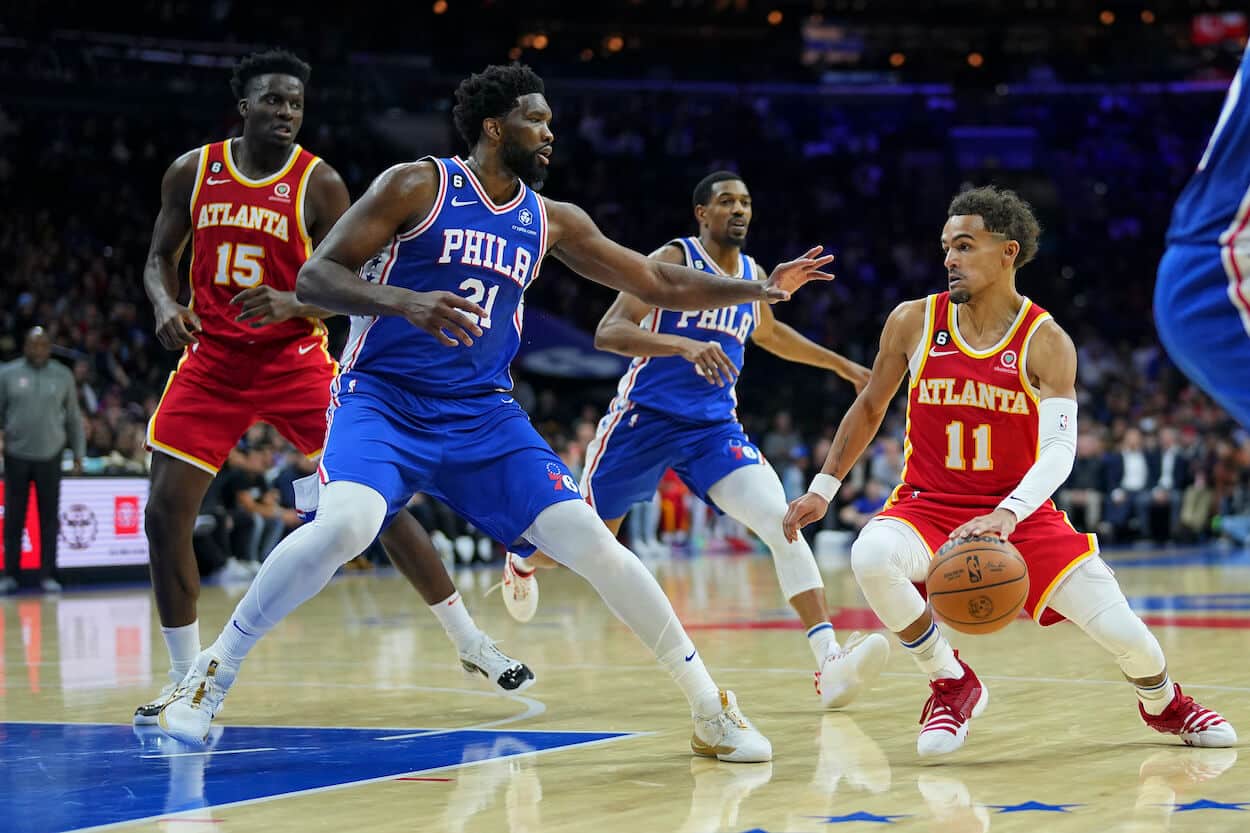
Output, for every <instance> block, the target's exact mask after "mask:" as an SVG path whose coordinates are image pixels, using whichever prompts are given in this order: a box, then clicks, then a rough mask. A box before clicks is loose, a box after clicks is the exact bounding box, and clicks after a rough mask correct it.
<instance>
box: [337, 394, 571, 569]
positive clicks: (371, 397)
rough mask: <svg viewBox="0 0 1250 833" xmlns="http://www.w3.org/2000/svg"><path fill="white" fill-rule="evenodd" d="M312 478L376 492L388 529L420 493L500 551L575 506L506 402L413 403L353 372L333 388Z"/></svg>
mask: <svg viewBox="0 0 1250 833" xmlns="http://www.w3.org/2000/svg"><path fill="white" fill-rule="evenodd" d="M320 474H321V481H322V483H333V482H336V481H340V480H345V481H350V482H352V483H360V484H362V485H364V486H368V487H369V488H371V489H374V490H376V491H377V492H378V493H380V494H381V495H382V496H383V497H384V498H386V512H387V514H386V523H388V524H389V523H390V521H391V519H392V518H394V517H395V515H396V514H397V513H398V512H399V511H400V510H401V509H403V508H404V507H405V506H406V505H407V503H408V501H409V499H410V498H411V497H412V496H413V495H414V494H417V493H418V492H420V493H424V494H427V495H430V496H432V497H435V498H437V499H439V500H441V501H442V502H444V503H445V504H447V505H448V506H449V507H450V508H451V509H452V510H453V511H454V512H456V514H458V515H460V516H461V517H462V518H464V519H465V520H466V521H468V522H469V523H471V524H473V526H475V527H477V528H478V529H479V530H481V531H482V532H484V533H485V534H487V535H489V536H490V537H491V538H494V539H495V540H496V541H499V542H500V543H501V544H504V545H511V544H513V543H514V542H516V541H517V540H518V539H519V538H520V537H521V534H522V533H523V532H525V530H526V529H528V528H529V527H530V525H531V524H533V523H534V519H535V518H537V517H538V516H539V514H541V513H542V511H543V510H544V509H546V508H547V507H549V506H552V505H554V504H557V503H560V502H562V501H566V500H579V499H581V495H580V494H579V493H578V490H577V482H576V481H575V480H574V479H573V476H572V474H571V473H570V472H569V470H568V468H567V467H566V466H565V465H564V463H563V462H562V461H561V460H560V458H559V457H558V456H556V453H555V452H554V451H552V450H551V446H550V445H548V444H547V443H546V441H544V440H543V438H542V437H541V436H540V435H539V434H538V432H537V431H535V430H534V426H533V425H532V424H531V423H530V419H529V416H528V415H527V414H526V413H525V411H524V410H523V409H522V408H521V406H520V405H518V404H517V403H516V402H515V401H514V400H513V398H512V397H511V396H510V395H509V394H508V393H506V392H490V393H483V394H475V395H472V396H460V397H457V398H455V399H451V398H444V397H436V396H421V395H417V394H415V393H413V392H411V391H408V390H404V389H403V388H401V387H399V386H397V385H394V384H391V383H389V382H387V381H385V380H382V379H378V378H376V377H371V376H369V375H367V374H364V373H361V372H359V371H355V370H353V371H351V372H350V373H346V374H343V376H341V377H340V379H339V380H338V383H337V384H336V385H335V386H334V392H333V393H332V396H331V412H330V428H329V433H328V435H327V437H326V448H325V453H324V454H323V455H322V458H321V466H320ZM383 526H384V527H385V524H384V525H383Z"/></svg>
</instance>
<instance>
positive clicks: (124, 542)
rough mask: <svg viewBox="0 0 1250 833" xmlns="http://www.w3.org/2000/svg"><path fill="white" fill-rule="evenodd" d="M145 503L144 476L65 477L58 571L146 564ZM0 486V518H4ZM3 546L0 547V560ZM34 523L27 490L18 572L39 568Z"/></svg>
mask: <svg viewBox="0 0 1250 833" xmlns="http://www.w3.org/2000/svg"><path fill="white" fill-rule="evenodd" d="M147 501H148V481H147V478H145V477H67V478H65V479H64V480H62V481H61V504H60V515H61V531H60V534H59V535H58V536H57V548H56V561H57V567H58V569H63V570H64V569H75V568H79V567H121V566H129V565H135V564H147V563H148V541H147V538H146V537H145V536H144V534H143V511H144V508H145V507H146V506H147ZM3 507H4V484H3V483H0V518H2V517H3V514H4V508H3ZM3 549H4V544H3V542H0V556H2V555H3ZM40 552H41V550H40V539H39V521H38V515H37V513H36V511H35V493H34V488H33V487H32V488H31V494H30V500H29V504H28V509H27V513H26V528H25V531H24V532H23V534H22V562H21V563H22V569H24V570H37V569H39V559H40Z"/></svg>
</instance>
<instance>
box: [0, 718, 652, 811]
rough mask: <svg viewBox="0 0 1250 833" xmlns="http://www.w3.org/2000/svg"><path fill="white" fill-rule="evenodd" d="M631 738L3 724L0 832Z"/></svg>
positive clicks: (185, 807) (192, 806) (581, 734)
mask: <svg viewBox="0 0 1250 833" xmlns="http://www.w3.org/2000/svg"><path fill="white" fill-rule="evenodd" d="M624 737H630V735H629V734H628V733H619V732H519V731H474V730H430V729H327V728H296V727H278V726H231V727H229V728H225V727H220V726H218V727H215V728H214V729H213V734H212V735H210V737H209V741H208V744H207V745H206V746H205V747H202V748H198V747H191V746H187V745H185V744H182V743H179V742H177V741H174V740H172V739H170V738H167V737H165V735H163V734H162V733H161V731H160V729H158V728H157V727H142V728H140V727H131V726H129V725H123V726H117V725H111V724H69V723H0V761H3V762H4V763H3V765H2V766H0V820H3V821H2V823H0V827H3V829H4V830H5V831H6V833H58V831H66V830H77V829H80V828H84V827H95V826H97V825H103V824H114V823H117V822H126V821H135V820H138V819H144V818H152V817H160V816H165V815H169V814H171V813H177V812H180V811H184V810H194V809H198V808H202V807H212V806H219V805H222V804H230V803H233V802H236V801H250V800H254V799H260V798H272V797H276V796H282V795H287V794H291V793H296V792H300V791H303V790H316V789H325V788H328V787H337V786H343V785H346V784H354V783H361V782H365V781H371V780H378V779H386V778H394V777H397V776H400V775H410V774H415V773H421V772H428V771H430V770H435V769H440V768H443V767H449V766H458V765H461V764H467V763H474V762H477V761H484V760H490V759H497V758H507V757H512V756H515V755H523V754H527V753H532V752H543V751H549V750H554V749H562V748H568V747H573V746H582V745H585V744H588V743H596V742H602V741H611V740H616V739H620V738H624Z"/></svg>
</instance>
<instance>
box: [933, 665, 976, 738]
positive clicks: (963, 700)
mask: <svg viewBox="0 0 1250 833" xmlns="http://www.w3.org/2000/svg"><path fill="white" fill-rule="evenodd" d="M967 673H968V672H967V671H965V672H964V674H965V676H963V677H960V678H959V679H950V678H945V677H944V678H941V679H937V680H931V681H930V682H929V688H931V689H932V690H933V693H932V694H930V695H929V699H928V700H926V701H925V704H924V709H923V710H922V711H921V712H920V725H922V726H923V725H924V724H925V723H927V722H928V721H929V718H930V717H933V716H934V715H937V714H940V713H942V712H946V713H949V714H951V715H953V716H954V717H955V718H957V719H958V720H959V722H960V723H963V722H966V721H967V720H968V718H969V716H971V714H972V706H973V702H972V701H973V699H974V698H973V693H974V690H975V689H974V687H973V686H969V685H968V682H969V680H968V677H967Z"/></svg>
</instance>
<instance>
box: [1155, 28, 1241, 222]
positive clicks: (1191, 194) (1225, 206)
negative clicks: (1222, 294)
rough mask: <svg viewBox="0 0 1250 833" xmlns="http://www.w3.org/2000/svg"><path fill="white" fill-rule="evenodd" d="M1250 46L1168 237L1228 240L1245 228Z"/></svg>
mask: <svg viewBox="0 0 1250 833" xmlns="http://www.w3.org/2000/svg"><path fill="white" fill-rule="evenodd" d="M1248 62H1250V49H1248V50H1247V51H1246V53H1245V54H1243V55H1242V57H1241V67H1240V68H1239V69H1238V70H1237V74H1236V75H1235V76H1234V77H1233V83H1232V85H1231V86H1229V88H1228V93H1227V95H1226V96H1225V98H1224V107H1223V109H1222V110H1220V118H1219V120H1218V121H1217V122H1216V123H1215V130H1214V131H1212V133H1211V138H1210V139H1209V140H1208V142H1207V148H1206V151H1205V152H1203V154H1202V159H1200V160H1199V162H1198V169H1197V170H1196V171H1195V172H1194V175H1193V177H1192V178H1191V179H1190V180H1189V184H1187V185H1186V186H1185V190H1183V191H1181V195H1180V196H1179V197H1177V199H1176V205H1175V207H1174V208H1173V209H1172V223H1171V225H1170V226H1169V227H1168V235H1167V242H1168V243H1169V244H1173V243H1182V244H1184V243H1188V244H1205V245H1211V246H1214V245H1220V246H1225V245H1229V244H1230V243H1232V242H1233V240H1234V239H1235V238H1238V237H1241V236H1243V235H1245V234H1246V233H1247V229H1246V225H1247V223H1248V222H1250V201H1248V200H1247V199H1246V197H1247V194H1250V101H1247V100H1246V92H1245V90H1244V85H1245V83H1246V81H1247V63H1248Z"/></svg>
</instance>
